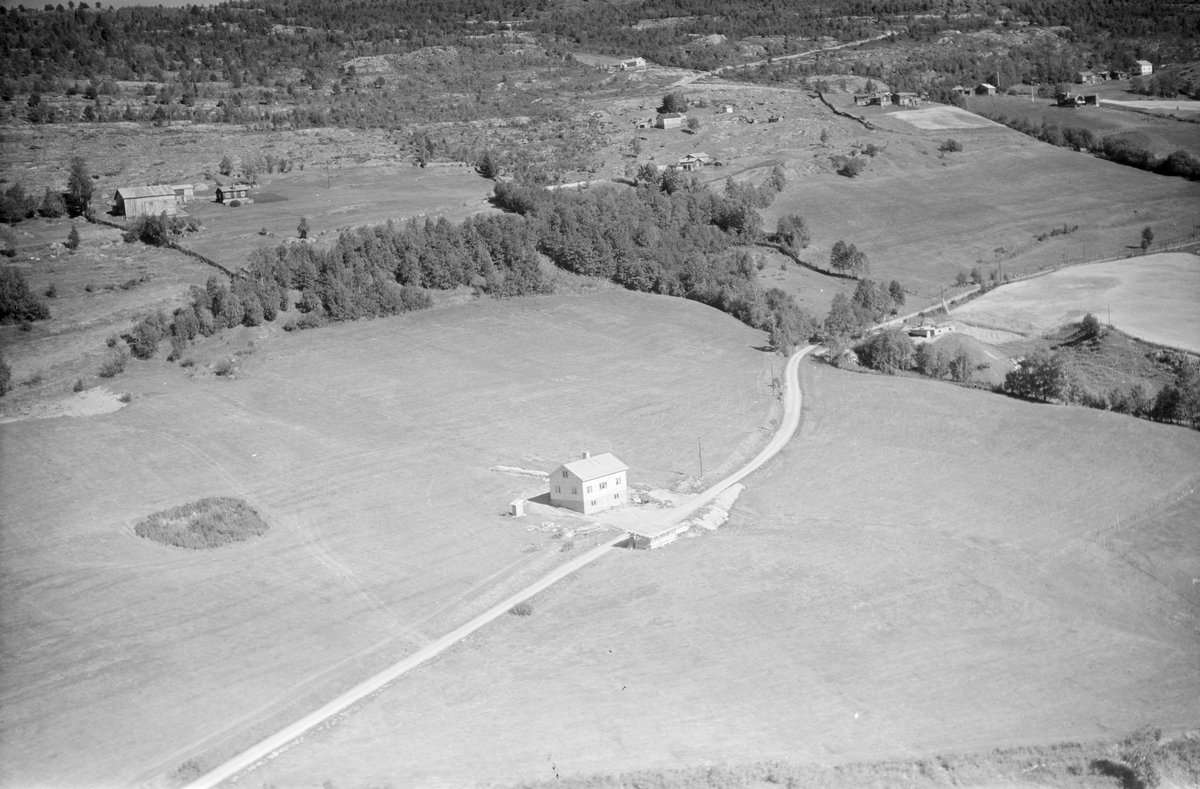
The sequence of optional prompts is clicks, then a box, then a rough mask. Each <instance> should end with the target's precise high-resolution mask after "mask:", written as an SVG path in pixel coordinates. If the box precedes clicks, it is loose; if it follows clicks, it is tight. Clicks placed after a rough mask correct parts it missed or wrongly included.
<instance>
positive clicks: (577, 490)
mask: <svg viewBox="0 0 1200 789" xmlns="http://www.w3.org/2000/svg"><path fill="white" fill-rule="evenodd" d="M578 492H579V488H577V487H575V486H574V485H572V486H571V495H572V496H574V495H575V494H576V493H578Z"/></svg>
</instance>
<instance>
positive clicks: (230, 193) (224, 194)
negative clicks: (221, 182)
mask: <svg viewBox="0 0 1200 789" xmlns="http://www.w3.org/2000/svg"><path fill="white" fill-rule="evenodd" d="M249 194H250V187H249V186H248V185H246V184H232V185H230V186H218V187H217V202H218V203H228V202H230V201H231V200H245V199H246V198H247V197H248V196H249Z"/></svg>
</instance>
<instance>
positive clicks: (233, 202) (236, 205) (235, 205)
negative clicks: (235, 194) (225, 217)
mask: <svg viewBox="0 0 1200 789" xmlns="http://www.w3.org/2000/svg"><path fill="white" fill-rule="evenodd" d="M229 207H230V208H241V207H242V201H241V200H230V201H229Z"/></svg>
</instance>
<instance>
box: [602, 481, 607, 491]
mask: <svg viewBox="0 0 1200 789" xmlns="http://www.w3.org/2000/svg"><path fill="white" fill-rule="evenodd" d="M607 487H608V483H607V482H601V483H600V490H604V489H605V488H607Z"/></svg>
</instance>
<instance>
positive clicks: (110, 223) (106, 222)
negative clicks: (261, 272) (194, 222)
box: [86, 214, 238, 280]
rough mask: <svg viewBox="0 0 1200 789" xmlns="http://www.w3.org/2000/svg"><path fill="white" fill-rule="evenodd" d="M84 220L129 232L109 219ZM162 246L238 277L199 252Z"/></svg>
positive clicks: (90, 217)
mask: <svg viewBox="0 0 1200 789" xmlns="http://www.w3.org/2000/svg"><path fill="white" fill-rule="evenodd" d="M86 219H87V220H88V221H89V222H91V223H92V224H96V225H106V226H107V227H111V228H115V229H117V230H120V231H121V232H122V233H126V232H128V231H129V227H128V226H127V225H123V224H121V223H120V222H114V221H112V220H111V219H104V218H103V217H99V216H97V215H95V214H89V215H88V216H87V217H86ZM163 246H164V247H166V248H167V249H173V250H175V251H176V252H182V253H183V254H185V255H187V256H188V257H191V258H195V259H196V260H199V261H200V262H201V263H207V264H208V265H210V266H212V267H213V268H215V269H218V270H219V271H221V273H223V274H225V275H226V276H228V277H229V278H230V279H231V280H232V279H234V278H236V277H237V276H238V275H236V274H234V273H233V272H232V271H230V270H229V269H227V268H225V267H224V266H222V265H221V264H220V263H218V262H217V261H215V260H213V259H212V258H209V257H205V256H204V255H201V254H200V253H199V252H196V251H195V250H192V249H188V248H187V247H185V246H181V245H180V244H178V243H176V242H175V241H168V242H167V243H165V244H163Z"/></svg>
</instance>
